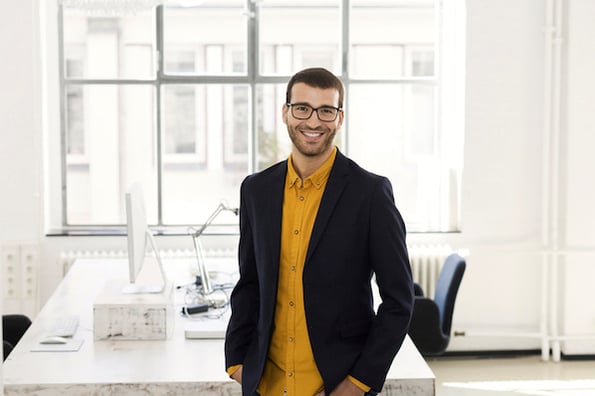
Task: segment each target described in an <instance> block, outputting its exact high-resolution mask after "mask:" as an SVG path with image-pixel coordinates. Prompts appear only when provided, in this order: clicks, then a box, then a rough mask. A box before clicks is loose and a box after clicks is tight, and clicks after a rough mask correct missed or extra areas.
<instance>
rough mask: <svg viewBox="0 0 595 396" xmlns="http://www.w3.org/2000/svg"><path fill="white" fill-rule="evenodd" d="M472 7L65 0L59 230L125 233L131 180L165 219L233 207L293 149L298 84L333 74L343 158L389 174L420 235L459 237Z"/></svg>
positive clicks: (200, 216) (353, 0)
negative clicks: (465, 10)
mask: <svg viewBox="0 0 595 396" xmlns="http://www.w3.org/2000/svg"><path fill="white" fill-rule="evenodd" d="M460 3H462V1H461V0H446V1H435V0H374V1H370V0H305V1H304V0H301V1H295V0H263V1H258V2H254V1H250V0H204V1H199V2H188V1H182V0H178V1H168V2H164V4H165V5H162V6H158V7H154V8H151V9H146V10H142V11H140V12H135V13H128V12H126V10H118V9H117V7H118V6H117V2H113V4H114V7H116V9H114V10H112V12H103V13H101V12H93V11H89V10H83V9H79V8H77V4H78V3H77V2H64V3H63V5H62V7H61V25H60V37H61V41H60V43H61V47H62V51H61V60H60V61H61V70H62V78H61V87H62V98H63V99H62V112H63V114H62V120H63V125H62V131H63V133H62V135H63V139H62V145H63V150H62V152H63V153H64V158H63V159H62V166H63V172H62V176H63V177H62V181H61V182H62V190H63V191H64V192H65V194H64V196H63V201H64V202H63V203H62V206H63V226H64V227H65V228H68V227H71V226H75V227H83V228H85V227H89V228H91V227H101V226H106V225H119V224H124V222H125V210H124V193H125V191H126V189H127V187H128V186H129V185H130V184H131V183H133V182H140V183H141V184H142V185H143V188H144V191H145V195H146V197H145V200H146V202H147V213H148V216H149V221H150V223H152V224H154V225H159V226H184V225H188V224H197V223H200V222H202V221H203V220H204V219H205V218H206V217H208V215H209V214H210V213H211V211H212V210H213V208H214V207H216V206H217V204H218V203H219V201H220V200H221V199H226V200H227V201H229V202H230V203H233V204H237V202H238V198H239V185H240V183H241V181H242V180H243V178H244V177H245V176H247V175H248V174H250V173H252V172H254V171H258V170H261V169H264V168H265V167H267V166H270V165H271V164H273V163H275V162H277V161H280V160H282V159H285V158H286V157H287V155H288V153H289V150H290V141H289V139H288V137H287V132H286V129H285V126H284V124H283V123H282V120H281V108H282V104H283V102H284V100H285V86H286V83H287V80H288V79H289V77H290V76H291V75H292V74H293V73H294V72H296V71H298V70H300V69H302V68H305V67H310V66H322V67H325V68H327V69H329V70H331V71H332V72H333V73H335V74H337V75H338V76H340V77H341V79H342V80H343V82H344V84H345V87H346V100H345V109H346V122H345V124H344V126H343V129H342V131H341V132H340V133H339V134H338V135H337V141H336V143H337V145H338V146H339V147H340V149H341V150H342V151H343V152H344V153H346V154H347V155H348V156H349V157H351V158H353V159H354V160H356V161H357V162H359V163H360V164H361V165H362V166H363V167H365V168H367V169H369V170H371V171H373V172H375V173H379V174H382V175H386V176H388V177H389V178H390V179H391V182H392V184H393V188H394V191H395V199H396V201H397V205H398V206H399V208H400V210H401V212H402V214H403V217H404V218H405V221H406V222H407V224H408V228H409V230H410V231H451V230H456V229H457V228H458V213H459V210H458V201H459V198H458V191H459V187H460V186H459V185H460V174H461V170H462V163H461V160H460V158H461V157H462V136H463V125H462V119H463V117H462V106H461V104H462V100H461V92H464V88H463V87H462V85H461V84H462V78H461V75H462V73H463V72H462V70H463V69H462V68H461V67H459V66H460V64H462V63H463V60H464V56H462V52H461V48H462V43H463V35H462V34H460V32H458V31H457V29H460V26H463V25H464V24H462V23H461V21H460V20H457V19H456V18H455V16H456V17H458V16H459V15H460V13H459V12H458V11H457V9H459V8H460V7H461V4H460ZM453 48H454V49H456V50H453ZM218 221H220V222H222V223H225V222H235V221H236V220H235V218H233V216H232V215H231V216H230V217H229V218H226V217H225V216H221V218H220V219H218Z"/></svg>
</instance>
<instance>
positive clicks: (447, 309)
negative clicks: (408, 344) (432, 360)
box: [409, 254, 466, 356]
mask: <svg viewBox="0 0 595 396" xmlns="http://www.w3.org/2000/svg"><path fill="white" fill-rule="evenodd" d="M465 267H466V263H465V259H464V258H463V257H461V256H459V255H458V254H451V255H450V256H448V257H447V258H446V261H445V262H444V265H443V266H442V269H441V270H440V275H439V276H438V282H437V283H436V291H435V293H434V299H433V300H432V299H431V298H429V297H426V296H424V295H423V289H422V288H421V287H420V286H419V285H416V286H415V288H414V290H415V294H416V295H415V302H414V305H413V316H412V318H411V325H410V326H409V336H410V337H411V340H412V341H413V343H414V344H415V346H416V347H417V349H419V351H420V353H421V354H422V355H423V356H438V355H442V354H443V353H444V351H445V350H446V347H447V346H448V343H449V341H450V330H451V325H452V314H453V311H454V307H455V300H456V298H457V292H458V291H459V285H460V284H461V280H462V279H463V274H464V272H465Z"/></svg>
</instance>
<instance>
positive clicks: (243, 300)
mask: <svg viewBox="0 0 595 396" xmlns="http://www.w3.org/2000/svg"><path fill="white" fill-rule="evenodd" d="M247 180H248V178H247V179H246V180H244V182H243V183H242V186H241V188H240V242H239V245H238V262H239V273H240V278H239V280H238V282H237V284H236V286H235V287H234V289H233V291H232V294H231V309H232V314H231V318H230V320H229V324H228V326H227V332H226V335H225V365H226V368H228V367H231V366H234V365H238V364H243V362H244V358H245V356H246V354H247V351H248V348H249V346H250V343H251V342H252V340H253V335H254V334H255V332H256V325H257V320H258V307H259V301H258V295H259V294H258V278H257V273H256V264H255V256H254V245H253V243H252V238H253V231H252V227H251V222H250V217H251V215H250V213H251V209H250V205H249V204H248V203H247V202H246V197H247V194H246V189H247V188H248V187H247V185H248V183H246V182H247Z"/></svg>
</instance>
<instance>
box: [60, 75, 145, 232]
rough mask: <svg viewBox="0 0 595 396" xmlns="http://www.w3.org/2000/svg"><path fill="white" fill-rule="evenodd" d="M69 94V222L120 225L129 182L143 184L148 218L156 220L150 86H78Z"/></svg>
mask: <svg viewBox="0 0 595 396" xmlns="http://www.w3.org/2000/svg"><path fill="white" fill-rule="evenodd" d="M73 93H76V94H73ZM67 97H68V99H67V104H68V106H67V108H66V120H67V125H66V127H67V136H68V139H67V140H68V143H69V147H68V150H69V153H68V154H67V157H66V179H67V180H66V186H67V191H66V193H67V202H68V209H67V222H68V224H71V225H76V224H124V223H125V222H126V220H125V219H126V214H125V204H124V194H125V192H126V190H127V188H128V186H130V184H132V183H133V182H140V183H141V184H142V186H143V190H144V193H145V195H146V196H145V202H146V207H147V216H148V220H149V222H151V223H156V221H157V184H156V182H157V177H156V170H157V167H156V157H155V152H156V150H155V127H154V123H153V119H154V117H153V112H154V88H153V87H152V86H145V85H119V86H116V85H77V86H70V87H69V89H68V90H67Z"/></svg>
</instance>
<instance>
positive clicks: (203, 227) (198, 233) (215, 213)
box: [191, 201, 238, 238]
mask: <svg viewBox="0 0 595 396" xmlns="http://www.w3.org/2000/svg"><path fill="white" fill-rule="evenodd" d="M224 210H228V211H230V212H233V213H234V214H235V215H237V214H238V209H237V208H230V207H229V206H227V204H226V203H225V202H223V201H221V202H220V203H219V205H217V208H215V211H213V213H211V215H210V216H209V218H208V219H207V220H206V221H205V222H204V223H203V224H202V225H201V226H200V228H199V229H198V230H196V231H194V232H192V233H191V235H192V237H193V238H198V237H199V236H201V235H202V233H203V232H204V231H205V230H206V229H207V227H208V226H209V225H211V223H212V222H213V220H215V218H216V217H217V216H218V215H219V213H221V212H223V211H224Z"/></svg>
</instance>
